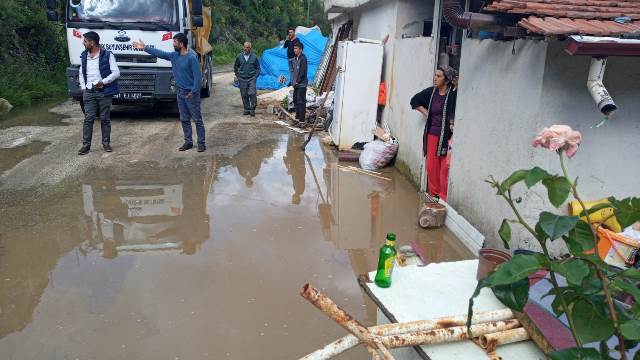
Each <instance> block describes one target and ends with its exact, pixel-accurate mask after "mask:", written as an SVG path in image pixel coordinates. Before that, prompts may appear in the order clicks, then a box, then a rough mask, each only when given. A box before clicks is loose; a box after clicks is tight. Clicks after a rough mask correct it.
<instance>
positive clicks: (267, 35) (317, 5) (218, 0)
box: [205, 0, 330, 64]
mask: <svg viewBox="0 0 640 360" xmlns="http://www.w3.org/2000/svg"><path fill="white" fill-rule="evenodd" d="M307 2H308V5H309V21H308V22H307V18H306V16H307ZM205 3H207V1H205ZM209 3H210V2H209ZM212 12H213V29H212V32H211V37H210V38H209V40H210V42H211V43H212V44H213V53H214V56H215V62H216V64H229V63H232V62H233V61H234V60H235V58H236V56H237V55H238V53H240V52H241V51H242V44H243V43H244V42H245V41H250V42H251V43H252V44H253V48H254V50H255V52H256V53H257V54H258V56H260V55H261V54H262V52H263V51H264V50H265V49H269V48H272V47H273V46H275V45H276V44H277V43H278V41H280V40H284V39H285V37H286V35H287V28H288V27H290V26H292V27H296V26H308V27H312V26H315V25H318V26H319V27H320V29H321V30H322V33H323V34H325V35H327V34H329V31H330V26H329V22H328V20H327V16H326V14H325V13H324V2H323V1H321V0H302V1H288V0H252V1H250V0H235V1H233V0H215V1H213V9H212Z"/></svg>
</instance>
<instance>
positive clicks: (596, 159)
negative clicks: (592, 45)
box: [449, 39, 640, 253]
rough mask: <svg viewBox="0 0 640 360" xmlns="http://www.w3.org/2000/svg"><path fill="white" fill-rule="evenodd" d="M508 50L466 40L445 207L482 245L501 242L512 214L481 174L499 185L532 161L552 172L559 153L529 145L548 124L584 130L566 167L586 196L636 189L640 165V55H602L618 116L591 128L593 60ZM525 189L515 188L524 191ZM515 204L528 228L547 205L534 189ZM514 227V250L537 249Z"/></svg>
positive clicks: (542, 47)
mask: <svg viewBox="0 0 640 360" xmlns="http://www.w3.org/2000/svg"><path fill="white" fill-rule="evenodd" d="M513 46H514V43H513V42H496V41H493V40H477V39H465V40H464V43H463V46H462V60H461V69H460V87H459V95H458V107H457V111H456V129H455V135H454V145H453V161H452V164H451V170H450V178H449V181H450V186H449V202H450V203H451V205H452V206H453V207H454V208H455V209H457V210H458V211H459V212H460V214H461V215H463V216H464V217H465V218H467V219H468V220H469V221H470V222H471V223H473V224H474V225H475V226H476V227H477V228H478V229H479V230H480V232H482V233H483V234H484V235H485V236H486V241H487V246H488V247H496V248H500V247H501V246H502V242H501V241H500V239H499V237H498V236H497V229H498V228H499V226H500V223H501V221H502V219H503V218H513V215H512V213H511V212H510V210H509V209H508V208H507V206H506V205H505V203H504V201H503V200H502V199H500V198H499V197H498V196H496V195H495V191H494V190H492V189H490V188H489V186H488V184H486V183H485V182H484V181H483V180H484V179H485V178H486V177H487V176H488V175H494V176H495V177H496V178H498V179H504V178H506V177H507V176H508V175H509V174H510V173H511V172H513V171H514V170H517V169H520V168H530V167H533V166H536V165H537V166H541V167H543V168H546V169H548V170H549V171H552V172H559V171H560V169H559V165H558V160H557V156H556V155H554V154H552V153H550V152H549V151H547V150H542V149H534V148H533V147H532V146H531V141H532V140H533V138H534V137H535V135H536V134H537V133H538V132H539V131H540V130H541V129H542V128H543V127H545V126H550V125H553V124H567V125H570V126H571V127H573V128H574V129H576V130H578V131H580V132H582V135H583V142H582V146H581V148H580V150H579V152H578V154H577V155H576V156H575V157H574V158H573V159H571V161H569V163H568V167H569V171H570V173H571V175H572V176H579V177H580V182H579V189H580V191H581V193H582V194H583V197H584V198H586V199H598V198H602V197H606V196H609V195H615V196H619V197H622V196H630V195H634V194H635V195H638V193H639V191H638V190H639V188H638V183H639V182H638V180H637V179H638V178H640V166H639V165H638V163H637V161H635V162H634V161H633V160H634V158H633V155H632V154H633V152H634V150H633V149H638V146H637V145H636V144H637V140H638V137H639V136H640V121H638V120H639V119H638V116H637V114H638V113H640V102H638V101H637V99H638V86H637V84H638V83H640V59H637V58H610V59H609V63H608V68H607V71H606V74H605V86H607V88H608V89H609V91H610V93H611V94H612V96H613V98H614V100H615V101H616V103H617V104H618V107H619V111H618V112H617V113H616V114H615V116H614V118H613V119H611V120H610V121H609V122H608V123H607V124H606V125H604V126H603V127H601V128H592V126H593V125H595V124H597V123H598V122H599V121H600V120H601V119H602V118H603V116H602V115H601V114H600V112H599V111H598V110H597V108H596V106H595V104H594V103H593V101H592V99H591V97H590V95H589V93H588V92H587V88H586V79H587V74H588V67H589V61H590V59H589V58H588V57H571V56H569V55H567V54H565V53H564V51H563V44H562V43H560V42H555V41H551V42H545V41H534V40H519V41H516V42H515V55H512V50H513V49H514V47H513ZM636 158H637V157H636ZM522 190H523V188H522V187H519V188H518V191H519V192H522V194H524V191H522ZM520 208H521V209H522V212H523V214H524V216H525V218H526V219H527V220H530V221H531V222H532V223H535V221H536V220H537V216H538V213H539V212H540V211H541V210H543V209H546V210H549V209H552V208H553V207H552V206H551V205H550V204H549V203H548V200H547V195H546V190H545V189H544V188H543V187H541V186H537V187H534V188H533V189H532V190H531V191H529V192H528V193H526V194H524V195H523V202H522V204H520ZM556 211H557V212H559V213H563V212H565V211H566V208H565V207H564V206H563V207H561V208H560V209H558V210H556ZM512 229H513V230H514V235H513V239H514V240H513V241H514V243H513V244H512V248H518V247H522V248H528V249H537V245H536V244H534V242H533V241H531V238H530V237H529V236H527V234H525V233H524V232H523V231H521V230H518V229H517V228H516V227H512ZM562 250H563V245H562V244H561V243H560V242H555V243H554V244H553V246H552V251H553V252H556V253H557V252H559V251H562Z"/></svg>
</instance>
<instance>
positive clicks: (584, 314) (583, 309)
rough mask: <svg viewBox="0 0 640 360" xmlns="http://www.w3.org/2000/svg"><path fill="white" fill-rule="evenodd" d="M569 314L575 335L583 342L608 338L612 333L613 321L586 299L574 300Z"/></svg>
mask: <svg viewBox="0 0 640 360" xmlns="http://www.w3.org/2000/svg"><path fill="white" fill-rule="evenodd" d="M571 314H572V318H573V323H574V325H575V328H576V336H577V337H578V338H580V340H582V343H584V344H588V343H590V342H594V341H600V340H605V339H608V338H609V337H610V336H611V335H612V334H613V331H614V327H613V321H611V319H609V318H607V317H606V316H604V315H603V314H601V313H600V312H598V310H597V309H596V307H595V306H594V305H593V304H592V303H591V302H589V301H587V300H584V299H581V300H578V301H576V303H575V304H574V305H573V308H572V312H571Z"/></svg>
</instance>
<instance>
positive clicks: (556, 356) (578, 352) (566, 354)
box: [550, 348, 602, 360]
mask: <svg viewBox="0 0 640 360" xmlns="http://www.w3.org/2000/svg"><path fill="white" fill-rule="evenodd" d="M550 356H551V360H577V359H580V360H601V359H602V358H601V357H600V353H599V352H598V351H597V350H596V349H590V348H573V349H564V350H560V351H556V352H553V353H551V354H550Z"/></svg>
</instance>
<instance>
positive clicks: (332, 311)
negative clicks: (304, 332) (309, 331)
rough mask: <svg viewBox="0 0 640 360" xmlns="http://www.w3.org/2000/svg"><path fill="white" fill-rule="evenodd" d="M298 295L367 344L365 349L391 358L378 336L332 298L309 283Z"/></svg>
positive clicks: (386, 358) (386, 359)
mask: <svg viewBox="0 0 640 360" xmlns="http://www.w3.org/2000/svg"><path fill="white" fill-rule="evenodd" d="M300 295H301V296H302V297H303V298H305V299H307V300H308V301H309V302H310V303H312V304H313V305H314V306H315V307H317V308H318V309H320V310H321V311H322V312H324V313H325V314H327V315H328V316H329V317H330V318H331V319H333V321H335V322H337V323H338V324H339V325H340V326H342V327H343V328H344V329H346V330H347V331H348V332H350V333H351V334H353V335H354V336H355V337H357V338H358V340H360V341H361V342H362V343H364V344H365V345H366V346H367V350H369V352H370V353H372V354H373V352H376V351H377V352H379V353H380V354H381V355H382V356H383V358H384V359H385V360H393V356H392V355H391V353H389V350H387V347H386V346H385V345H384V344H383V343H382V341H381V340H380V338H378V337H375V336H373V335H372V334H371V333H370V332H369V330H367V328H365V327H364V326H363V325H362V324H360V323H359V322H358V321H357V320H355V319H354V318H353V317H351V315H349V314H347V312H346V311H344V310H342V309H341V308H340V307H339V306H338V305H336V303H334V302H333V300H331V299H330V298H329V297H327V296H326V295H324V294H323V293H321V292H320V291H319V290H318V289H316V288H314V287H313V286H311V284H306V285H304V286H303V287H302V290H301V291H300ZM372 350H373V352H372ZM374 358H375V356H374Z"/></svg>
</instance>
